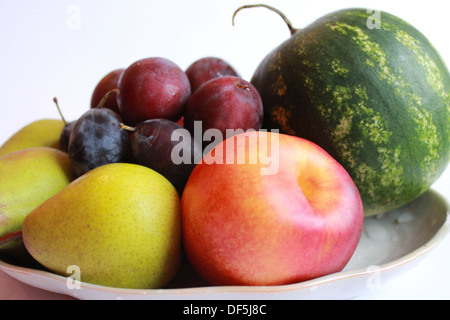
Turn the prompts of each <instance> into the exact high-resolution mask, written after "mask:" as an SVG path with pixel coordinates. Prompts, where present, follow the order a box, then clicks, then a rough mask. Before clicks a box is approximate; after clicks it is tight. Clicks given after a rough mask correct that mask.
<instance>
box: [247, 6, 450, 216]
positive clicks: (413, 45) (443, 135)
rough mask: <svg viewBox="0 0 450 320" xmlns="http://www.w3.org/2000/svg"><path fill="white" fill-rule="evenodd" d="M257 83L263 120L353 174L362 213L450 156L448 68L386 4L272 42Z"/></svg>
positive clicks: (377, 209)
mask: <svg viewBox="0 0 450 320" xmlns="http://www.w3.org/2000/svg"><path fill="white" fill-rule="evenodd" d="M375 18H378V20H374V19H375ZM251 83H252V84H253V85H254V86H255V87H256V88H257V89H258V91H259V93H260V95H261V98H262V100H263V104H264V113H265V115H264V125H263V127H264V128H266V129H269V130H270V129H278V130H280V132H281V133H285V134H290V135H295V136H299V137H302V138H305V139H308V140H310V141H313V142H315V143H317V144H318V145H320V146H321V147H322V148H324V149H325V150H326V151H328V153H330V154H331V155H332V156H333V157H334V158H335V159H336V160H337V161H338V162H340V163H341V165H342V166H343V167H344V168H345V169H346V170H347V171H348V173H349V174H350V176H351V177H352V178H353V180H354V182H355V184H356V185H357V187H358V189H359V191H360V193H361V197H362V200H363V204H364V212H365V215H366V216H370V215H374V214H378V213H381V212H385V211H388V210H392V209H395V208H398V207H400V206H402V205H404V204H406V203H408V202H410V201H412V200H413V199H415V198H417V197H418V196H419V195H421V194H422V193H423V192H425V191H426V190H428V189H429V188H430V186H431V184H432V183H433V182H434V181H435V180H436V179H437V178H438V177H439V176H440V175H441V173H442V172H443V171H444V170H445V168H446V166H447V164H448V162H449V154H450V147H449V145H450V99H449V92H450V76H449V71H448V69H447V67H446V65H445V63H444V61H443V59H442V58H441V57H440V55H439V54H438V52H437V51H436V49H435V48H434V47H433V46H432V44H431V43H430V42H429V40H427V38H426V37H425V36H424V35H423V34H421V33H420V32H419V31H418V30H417V29H415V28H414V27H413V26H411V25H410V24H408V23H406V22H405V21H403V20H402V19H400V18H398V17H396V16H394V15H391V14H389V13H386V12H378V15H377V16H375V17H374V13H373V12H372V11H370V10H367V9H345V10H340V11H337V12H333V13H331V14H328V15H326V16H324V17H322V18H320V19H319V20H317V21H315V22H314V23H312V24H311V25H309V26H308V27H306V28H305V29H302V30H298V31H295V32H293V35H292V36H291V37H290V38H289V39H288V40H286V41H285V42H284V43H282V44H281V45H280V46H279V47H277V48H276V49H274V50H273V51H272V52H271V53H270V54H269V55H268V56H267V57H266V58H265V59H264V60H263V61H262V62H261V63H260V65H259V66H258V68H257V69H256V71H255V73H254V75H253V78H252V80H251Z"/></svg>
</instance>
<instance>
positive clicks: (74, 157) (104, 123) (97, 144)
mask: <svg viewBox="0 0 450 320" xmlns="http://www.w3.org/2000/svg"><path fill="white" fill-rule="evenodd" d="M120 123H122V118H121V117H120V116H119V115H118V114H117V113H115V112H114V111H112V110H110V109H107V108H101V109H90V110H88V111H87V112H85V113H84V114H83V115H82V116H81V117H80V118H79V119H78V120H77V122H76V124H75V125H74V127H73V129H72V132H71V134H70V139H69V152H68V153H69V158H70V164H71V166H72V169H73V171H74V173H75V175H76V176H81V175H83V174H85V173H87V172H88V171H91V170H92V169H94V168H97V167H99V166H102V165H105V164H109V163H117V162H128V161H129V158H130V139H129V134H128V132H127V131H125V130H123V129H120V128H119V124H120Z"/></svg>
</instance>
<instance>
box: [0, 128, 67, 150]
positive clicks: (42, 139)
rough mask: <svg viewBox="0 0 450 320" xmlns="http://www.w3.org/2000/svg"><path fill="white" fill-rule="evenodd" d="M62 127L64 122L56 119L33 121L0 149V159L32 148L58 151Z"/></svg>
mask: <svg viewBox="0 0 450 320" xmlns="http://www.w3.org/2000/svg"><path fill="white" fill-rule="evenodd" d="M64 125H65V123H64V121H62V120H56V119H42V120H38V121H34V122H32V123H30V124H29V125H27V126H25V127H23V128H22V129H20V130H19V131H17V132H16V133H15V134H14V135H12V136H11V138H9V139H8V140H7V141H6V142H5V143H4V144H3V145H2V146H1V147H0V157H1V156H4V155H5V154H8V153H11V152H13V151H17V150H22V149H26V148H32V147H50V148H55V149H59V138H60V136H61V132H62V130H63V128H64Z"/></svg>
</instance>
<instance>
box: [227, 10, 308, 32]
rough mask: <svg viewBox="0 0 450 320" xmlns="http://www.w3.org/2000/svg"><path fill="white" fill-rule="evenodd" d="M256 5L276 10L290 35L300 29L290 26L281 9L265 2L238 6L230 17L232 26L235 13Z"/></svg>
mask: <svg viewBox="0 0 450 320" xmlns="http://www.w3.org/2000/svg"><path fill="white" fill-rule="evenodd" d="M257 7H263V8H266V9H269V10H271V11H273V12H276V13H277V14H278V15H279V16H280V17H281V18H283V20H284V22H285V23H286V24H287V26H288V28H289V31H290V32H291V36H292V35H294V33H296V32H297V31H299V30H300V29H296V28H294V27H293V26H292V23H291V21H289V19H288V18H287V17H286V15H285V14H284V13H283V12H281V11H280V10H278V9H275V8H274V7H272V6H268V5H266V4H248V5H245V6H242V7H239V8H238V9H237V10H236V11H235V12H234V14H233V19H232V24H233V26H234V18H235V17H236V14H237V13H238V12H239V11H241V10H242V9H248V8H257Z"/></svg>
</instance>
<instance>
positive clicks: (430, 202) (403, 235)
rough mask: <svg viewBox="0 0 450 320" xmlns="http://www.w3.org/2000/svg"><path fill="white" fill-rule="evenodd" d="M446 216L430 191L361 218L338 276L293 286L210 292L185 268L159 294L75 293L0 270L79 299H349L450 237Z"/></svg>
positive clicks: (44, 279)
mask: <svg viewBox="0 0 450 320" xmlns="http://www.w3.org/2000/svg"><path fill="white" fill-rule="evenodd" d="M448 214H449V206H448V204H447V202H446V201H445V199H444V198H443V197H442V196H440V195H439V194H438V193H437V192H435V191H433V190H430V191H428V192H426V193H425V194H424V195H422V196H421V197H419V198H418V199H416V200H415V201H413V202H412V203H410V204H408V205H406V206H404V207H402V208H401V209H398V210H394V211H391V212H389V213H385V214H383V215H381V216H376V217H370V218H366V219H365V222H364V232H363V235H362V238H361V241H360V243H359V245H358V248H357V249H356V251H355V254H354V255H353V257H352V259H351V260H350V262H349V263H348V265H347V266H346V267H345V269H344V270H343V271H342V272H338V273H334V274H331V275H328V276H325V277H321V278H317V279H314V280H310V281H305V282H301V283H296V284H292V285H283V286H268V287H261V286H259V287H248V286H234V287H212V286H207V285H205V284H204V283H203V282H202V281H201V279H199V278H198V276H197V275H196V274H195V272H194V271H193V270H192V269H191V268H190V266H189V265H188V264H186V265H184V266H183V268H182V270H181V271H180V273H179V275H178V276H177V279H175V280H174V282H173V283H172V284H171V285H170V287H168V288H164V289H158V290H135V289H119V288H109V287H103V286H97V285H92V284H88V283H83V282H81V283H80V286H79V289H76V288H73V286H71V285H73V284H74V282H73V281H72V279H70V278H65V277H63V276H59V275H55V274H53V273H50V272H47V271H44V270H37V269H31V268H27V267H24V266H18V265H13V264H11V263H8V262H6V261H2V260H0V269H1V270H3V271H4V272H6V273H8V274H9V275H11V276H12V277H14V278H16V279H17V280H19V281H22V282H24V283H26V284H29V285H31V286H34V287H37V288H41V289H44V290H48V291H52V292H56V293H61V294H66V295H69V296H72V297H75V298H79V299H152V300H157V299H189V300H195V299H205V300H211V299H235V300H239V299H247V300H251V299H267V300H269V299H286V300H287V299H348V298H352V297H355V296H358V295H360V294H362V293H364V292H366V291H368V290H370V289H372V288H376V286H380V285H383V284H384V283H386V282H387V281H389V280H391V279H393V278H395V277H396V276H398V275H400V274H402V273H404V272H405V271H407V270H409V269H410V268H412V267H414V266H416V265H417V264H418V263H419V262H420V260H421V259H422V258H423V257H424V256H425V255H426V253H428V252H429V251H430V250H431V249H432V248H433V247H434V246H435V245H436V244H438V243H439V242H440V241H441V240H442V239H443V238H444V237H445V236H446V235H447V234H448V233H449V225H450V222H449V219H448ZM68 284H69V285H68Z"/></svg>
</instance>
